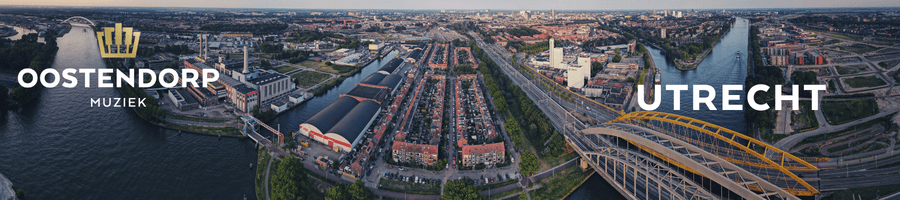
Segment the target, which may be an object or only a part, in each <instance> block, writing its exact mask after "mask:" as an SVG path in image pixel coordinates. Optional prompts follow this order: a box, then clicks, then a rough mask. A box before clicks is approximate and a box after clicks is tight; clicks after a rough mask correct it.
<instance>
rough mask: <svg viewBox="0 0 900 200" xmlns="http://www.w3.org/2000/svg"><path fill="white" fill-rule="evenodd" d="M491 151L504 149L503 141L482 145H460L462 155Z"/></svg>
mask: <svg viewBox="0 0 900 200" xmlns="http://www.w3.org/2000/svg"><path fill="white" fill-rule="evenodd" d="M493 151H504V149H503V142H499V143H493V144H482V145H465V146H462V154H463V155H477V154H485V153H490V152H493Z"/></svg>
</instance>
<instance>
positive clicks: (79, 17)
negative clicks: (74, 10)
mask: <svg viewBox="0 0 900 200" xmlns="http://www.w3.org/2000/svg"><path fill="white" fill-rule="evenodd" d="M73 19H80V20H84V21H87V22H88V24H90V25H91V26H92V27H97V23H95V22H94V20H91V19H88V18H86V17H82V16H72V17H69V18H67V19H66V20H63V21H62V23H69V22H72V21H73Z"/></svg>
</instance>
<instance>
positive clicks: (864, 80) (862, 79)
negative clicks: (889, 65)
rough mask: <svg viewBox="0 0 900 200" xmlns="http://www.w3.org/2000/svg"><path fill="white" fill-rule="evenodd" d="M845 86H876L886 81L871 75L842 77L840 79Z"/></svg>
mask: <svg viewBox="0 0 900 200" xmlns="http://www.w3.org/2000/svg"><path fill="white" fill-rule="evenodd" d="M842 80H843V81H844V83H846V84H847V86H850V87H851V88H867V87H877V86H882V85H885V84H887V83H885V82H884V80H881V79H880V78H878V77H875V76H874V75H872V76H857V77H852V78H844V79H842Z"/></svg>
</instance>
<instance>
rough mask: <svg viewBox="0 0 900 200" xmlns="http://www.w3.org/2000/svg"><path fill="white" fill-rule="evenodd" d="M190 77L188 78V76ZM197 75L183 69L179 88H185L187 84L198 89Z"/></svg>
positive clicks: (194, 72)
mask: <svg viewBox="0 0 900 200" xmlns="http://www.w3.org/2000/svg"><path fill="white" fill-rule="evenodd" d="M188 75H190V76H188ZM198 76H199V75H198V74H197V70H192V69H183V70H181V87H184V88H187V87H188V86H187V85H188V83H190V84H191V85H193V86H194V87H200V86H198V85H197V79H199V78H200V77H198Z"/></svg>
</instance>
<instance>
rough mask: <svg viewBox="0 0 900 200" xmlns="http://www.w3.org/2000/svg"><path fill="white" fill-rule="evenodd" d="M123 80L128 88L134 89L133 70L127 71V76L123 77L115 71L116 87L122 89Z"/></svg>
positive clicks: (122, 74) (119, 72) (123, 75)
mask: <svg viewBox="0 0 900 200" xmlns="http://www.w3.org/2000/svg"><path fill="white" fill-rule="evenodd" d="M123 80H124V81H125V83H128V85H129V86H131V87H134V69H128V76H125V73H122V71H119V70H116V87H122V81H123Z"/></svg>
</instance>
